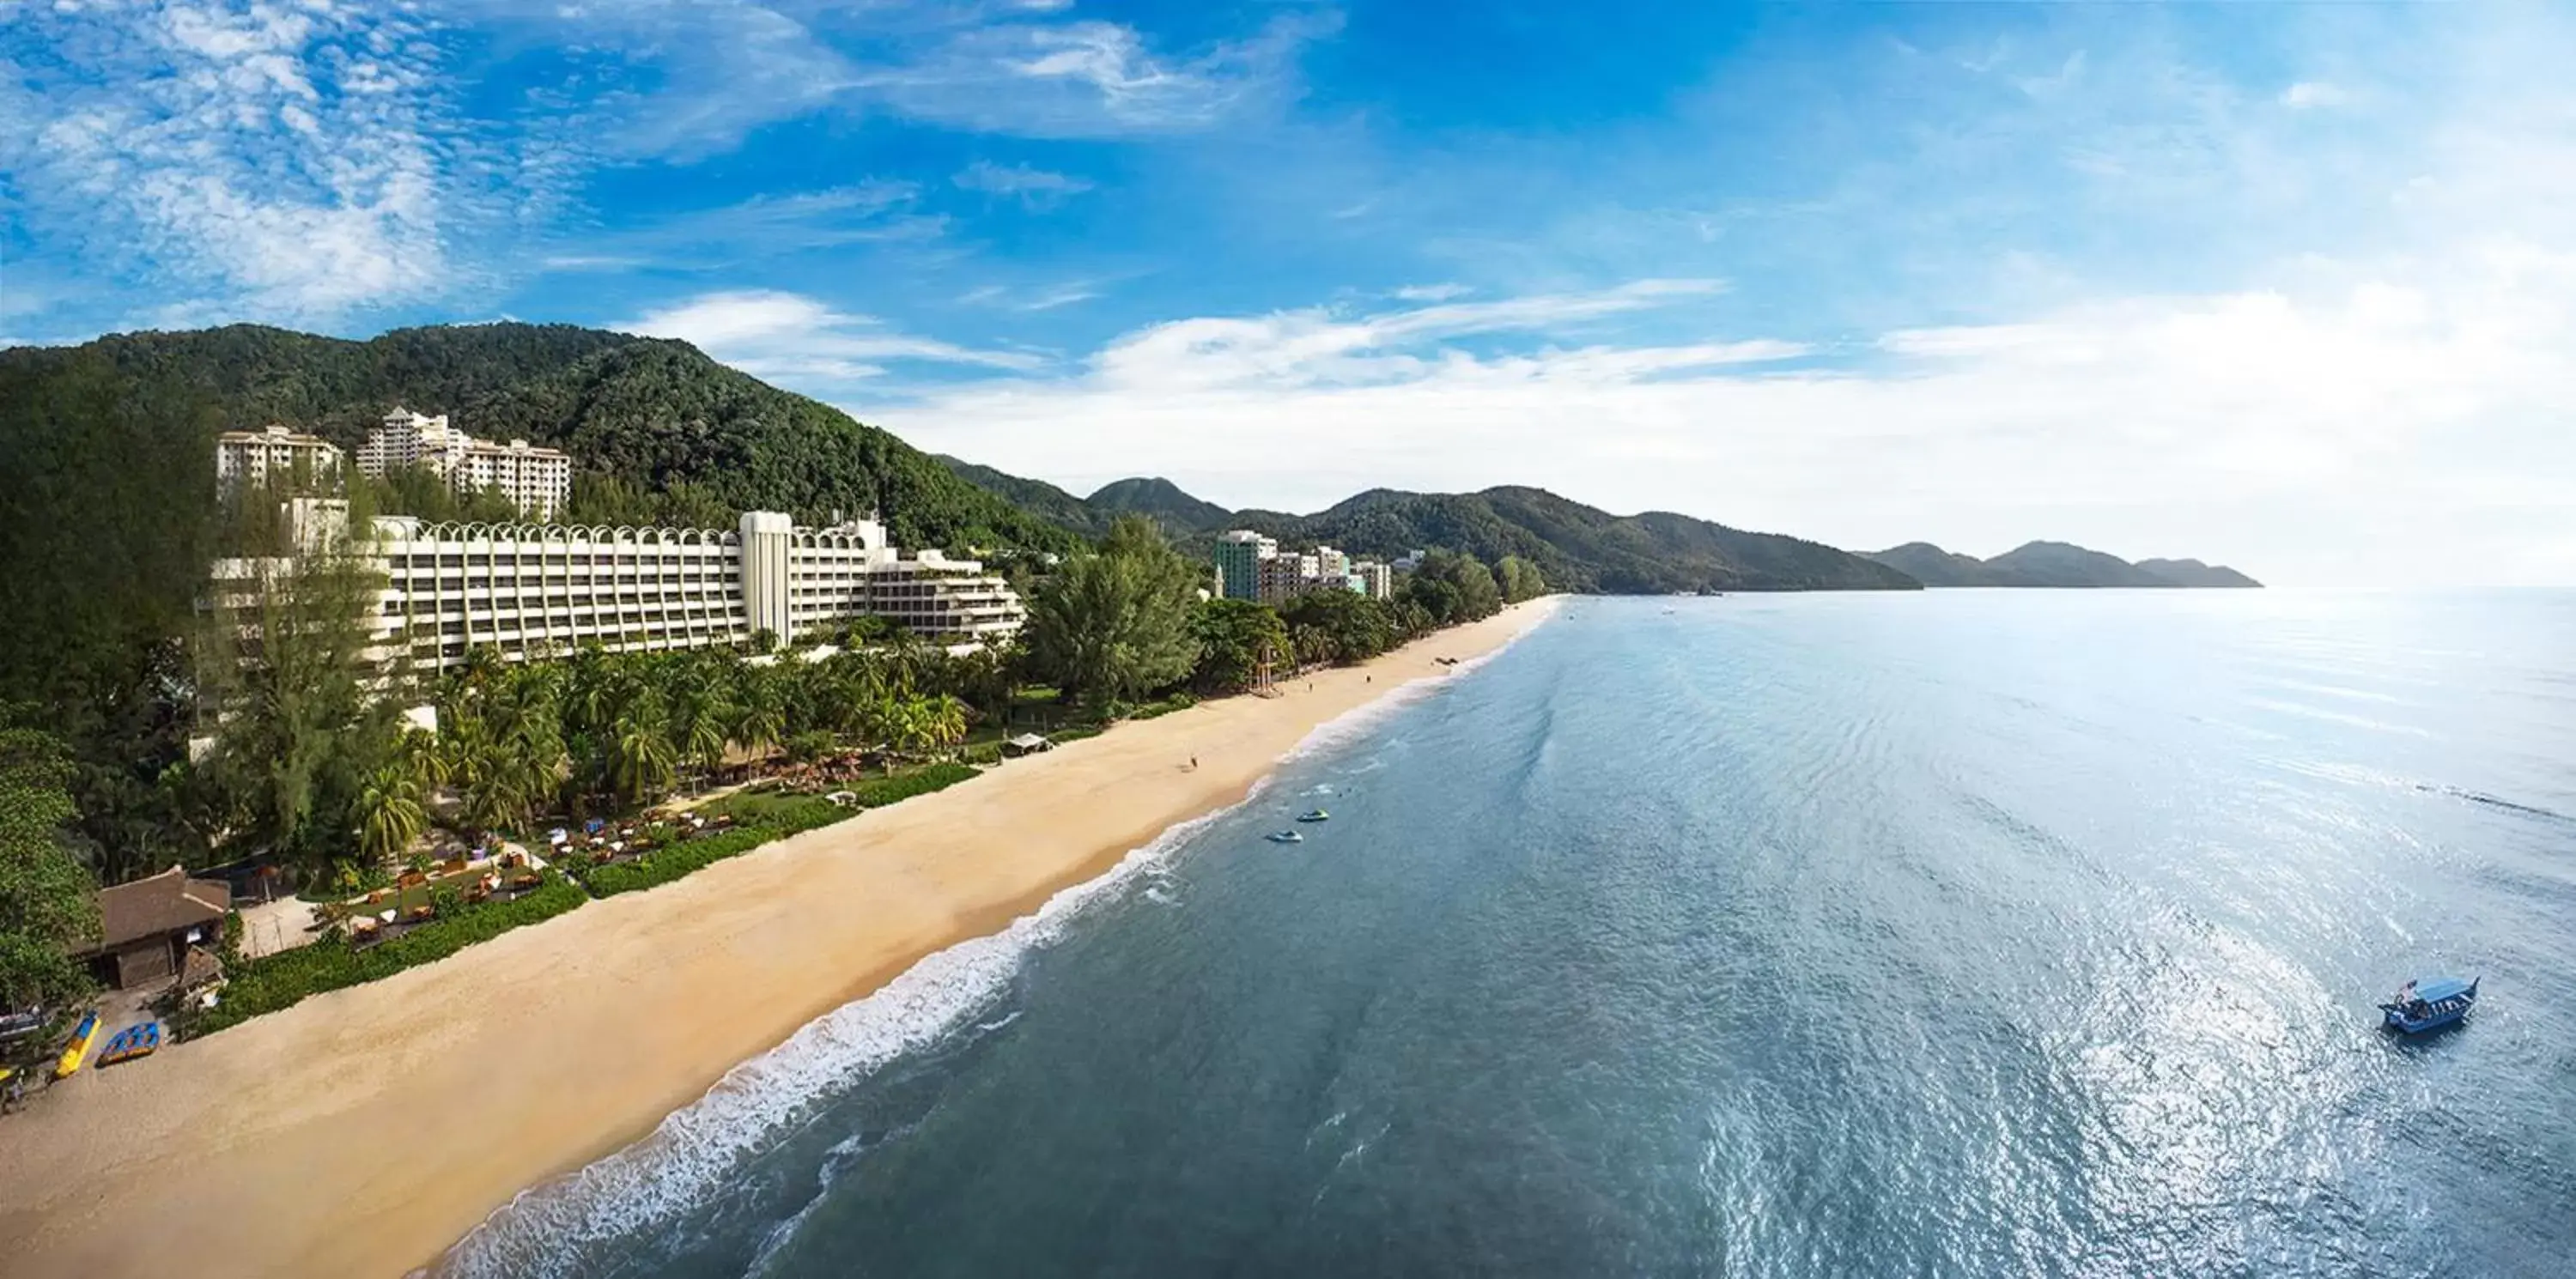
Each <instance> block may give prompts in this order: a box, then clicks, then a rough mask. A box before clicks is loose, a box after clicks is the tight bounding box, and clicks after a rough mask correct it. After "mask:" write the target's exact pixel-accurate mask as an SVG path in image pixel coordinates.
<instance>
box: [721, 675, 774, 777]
mask: <svg viewBox="0 0 2576 1279" xmlns="http://www.w3.org/2000/svg"><path fill="white" fill-rule="evenodd" d="M782 684H783V681H782V680H780V679H779V678H778V677H777V676H775V675H772V674H770V673H769V671H767V670H766V669H764V668H762V667H758V666H744V667H742V668H741V669H740V670H739V671H737V672H736V673H735V680H734V699H733V712H734V713H733V724H732V726H731V728H730V730H729V734H730V736H731V737H732V739H733V744H734V745H736V746H738V747H741V748H742V750H743V753H744V754H747V755H752V756H766V755H767V754H768V753H769V750H770V748H771V747H774V746H776V745H777V744H778V743H779V742H781V741H783V740H785V738H786V737H787V707H786V701H785V698H784V697H783V696H782V693H783V689H782Z"/></svg>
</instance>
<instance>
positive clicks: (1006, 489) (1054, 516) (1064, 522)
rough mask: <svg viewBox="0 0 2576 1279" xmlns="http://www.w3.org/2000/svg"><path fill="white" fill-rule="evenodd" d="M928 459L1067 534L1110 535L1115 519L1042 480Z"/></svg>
mask: <svg viewBox="0 0 2576 1279" xmlns="http://www.w3.org/2000/svg"><path fill="white" fill-rule="evenodd" d="M931 456H932V457H934V458H937V459H938V460H939V463H940V465H942V466H945V467H947V468H948V469H949V470H951V471H953V472H955V473H956V474H957V477H958V478H959V479H962V480H964V481H966V482H967V483H969V484H972V485H974V486H975V487H977V488H980V489H984V490H987V491H989V492H992V493H995V494H997V495H999V496H1001V497H1002V498H1004V499H1006V500H1008V501H1009V502H1010V503H1011V505H1013V506H1016V507H1018V508H1020V509H1021V510H1023V511H1026V512H1028V513H1029V514H1031V515H1034V516H1037V517H1038V518H1039V519H1042V520H1045V521H1047V522H1048V523H1050V524H1054V525H1056V526H1057V527H1059V528H1063V529H1065V530H1067V531H1070V532H1075V533H1080V534H1083V535H1084V536H1087V537H1097V536H1099V535H1101V534H1103V533H1106V532H1108V531H1109V521H1110V520H1111V519H1112V518H1114V517H1113V516H1111V515H1109V514H1107V513H1104V512H1102V511H1101V510H1099V509H1098V508H1096V507H1093V506H1091V505H1090V504H1088V503H1086V502H1084V501H1083V500H1082V499H1081V498H1078V497H1075V496H1074V495H1073V494H1071V493H1067V492H1065V491H1064V490H1063V489H1060V488H1057V487H1056V486H1054V485H1052V484H1049V483H1047V482H1046V481H1045V480H1025V479H1022V478H1020V477H1019V476H1016V475H1012V474H1009V473H1008V472H1004V471H997V470H994V469H993V468H992V467H989V466H982V465H978V464H976V463H974V462H969V461H967V460H965V459H964V458H956V457H950V456H948V455H947V454H944V453H933V454H931Z"/></svg>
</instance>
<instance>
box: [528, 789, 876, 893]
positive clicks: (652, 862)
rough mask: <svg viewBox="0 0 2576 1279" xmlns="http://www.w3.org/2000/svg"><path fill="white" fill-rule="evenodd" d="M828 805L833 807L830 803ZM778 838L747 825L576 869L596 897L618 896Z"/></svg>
mask: <svg viewBox="0 0 2576 1279" xmlns="http://www.w3.org/2000/svg"><path fill="white" fill-rule="evenodd" d="M826 807H829V806H828V805H826ZM776 838H778V832H777V831H775V830H771V829H769V828H768V827H765V826H744V827H737V828H735V829H733V830H729V831H724V832H721V833H719V834H714V835H706V836H702V837H700V838H697V839H684V840H682V841H680V842H679V843H676V844H672V845H670V846H668V847H666V848H657V849H654V850H653V851H652V852H649V853H646V854H644V855H643V856H642V857H638V858H636V859H635V860H634V861H631V862H619V863H617V864H615V865H613V866H595V867H592V868H591V869H589V870H586V871H580V872H576V873H578V874H579V875H580V876H581V881H582V884H583V886H584V887H586V888H588V889H590V895H591V896H593V897H614V896H616V895H617V894H619V893H631V892H636V891H638V890H640V889H646V888H653V887H656V886H659V885H662V884H667V883H670V882H671V881H672V880H675V879H678V878H679V877H681V876H683V875H686V874H690V873H691V872H694V871H698V870H703V869H705V868H706V867H708V866H712V865H714V864H715V863H717V862H720V861H723V860H724V859H726V858H728V857H739V856H741V855H742V854H744V853H747V852H750V851H751V850H753V849H755V848H758V847H760V846H761V845H763V844H766V843H768V842H769V841H771V840H773V839H776Z"/></svg>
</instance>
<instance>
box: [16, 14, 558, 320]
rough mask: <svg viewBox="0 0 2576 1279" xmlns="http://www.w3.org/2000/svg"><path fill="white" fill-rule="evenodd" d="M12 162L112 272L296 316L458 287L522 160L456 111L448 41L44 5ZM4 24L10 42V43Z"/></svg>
mask: <svg viewBox="0 0 2576 1279" xmlns="http://www.w3.org/2000/svg"><path fill="white" fill-rule="evenodd" d="M7 16H8V19H9V21H10V22H12V23H14V24H16V25H17V28H18V30H17V34H16V37H15V38H11V39H9V41H8V43H7V44H6V45H0V49H5V50H6V52H7V54H8V56H9V58H10V63H11V66H12V69H13V72H14V74H12V75H10V76H8V77H7V78H6V82H5V84H0V115H5V116H6V117H7V118H8V119H9V120H11V121H12V124H11V127H10V128H8V129H7V130H5V131H0V164H5V166H6V168H7V169H8V171H9V172H10V174H11V185H12V187H13V189H14V190H15V192H16V193H17V197H18V200H19V201H20V203H21V205H22V207H23V208H24V210H25V217H26V219H27V220H28V222H29V223H31V224H33V225H34V226H36V227H38V228H40V229H41V230H42V231H43V233H45V234H46V235H47V236H48V237H49V238H51V239H52V240H53V241H54V242H55V243H59V244H79V245H81V246H82V248H83V250H84V252H85V254H86V255H87V256H88V257H89V258H90V259H91V260H92V261H93V262H94V263H97V264H101V265H110V266H111V267H112V268H114V269H121V270H123V271H126V272H129V273H138V272H151V273H166V274H167V275H169V276H170V277H173V278H174V279H175V280H176V281H179V282H184V283H185V284H186V285H187V286H188V287H190V288H192V289H195V290H202V291H204V292H206V293H207V294H209V295H211V296H213V297H217V298H222V299H227V300H229V301H230V303H231V304H232V305H233V306H234V308H235V309H236V310H237V311H238V312H239V313H243V314H249V315H255V316H265V317H270V318H278V319H287V320H298V319H312V318H319V317H328V316H332V315H337V314H340V313H343V312H346V311H349V310H352V309H357V308H361V307H366V306H371V305H379V304H383V303H387V302H399V301H411V300H418V299H422V298H428V297H434V296H437V295H440V294H442V293H444V292H446V291H447V290H449V289H450V288H452V287H453V286H454V285H456V284H457V283H458V282H459V279H460V276H461V275H462V274H463V273H464V271H465V269H466V266H465V264H464V263H462V262H460V261H459V258H458V255H457V254H456V252H455V251H454V242H455V240H456V239H457V237H458V236H459V235H460V234H462V233H464V232H466V231H467V230H470V229H475V228H480V227H484V226H488V225H492V224H496V223H499V222H502V221H504V220H505V219H506V216H507V211H506V210H505V208H504V206H503V205H502V204H501V202H499V201H497V200H496V199H495V198H494V192H495V189H496V187H497V186H498V185H499V182H500V178H499V177H498V175H499V174H500V173H501V172H502V171H504V170H506V169H508V168H509V167H511V165H512V164H513V163H514V161H513V160H512V158H511V157H509V156H507V155H501V154H495V153H494V151H493V148H491V147H490V146H489V145H488V144H487V143H486V142H485V141H484V140H482V139H479V138H477V137H475V136H473V135H472V134H471V133H470V132H469V131H468V130H466V129H464V128H463V127H461V126H460V125H459V123H458V121H457V119H456V117H455V115H454V113H453V112H452V111H450V110H449V109H448V108H447V107H446V105H445V102H446V94H445V93H444V91H443V89H442V86H441V83H440V77H441V74H442V68H441V66H440V65H439V60H438V56H437V54H436V53H435V52H434V48H435V41H434V39H433V36H434V29H433V28H432V27H431V25H430V24H428V23H427V22H426V21H424V20H423V19H421V18H418V17H416V16H414V15H413V14H412V13H411V12H410V11H408V10H404V9H377V8H376V7H374V6H366V7H357V6H351V7H339V6H335V5H330V4H322V3H313V4H299V5H284V4H278V5H271V4H254V5H252V6H250V7H249V8H247V9H237V8H235V7H233V6H229V5H224V4H217V3H205V4H197V3H169V4H160V5H124V4H112V3H111V4H104V5H98V6H77V5H57V6H53V7H51V8H49V9H38V8H35V7H33V6H29V7H26V8H22V9H18V10H16V11H15V12H14V13H12V14H10V15H7ZM0 34H5V33H0Z"/></svg>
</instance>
